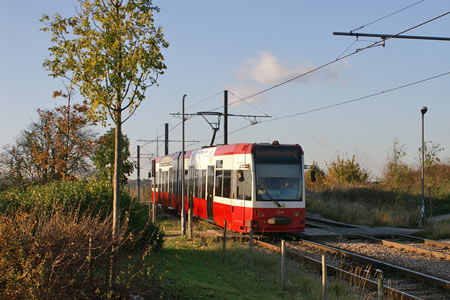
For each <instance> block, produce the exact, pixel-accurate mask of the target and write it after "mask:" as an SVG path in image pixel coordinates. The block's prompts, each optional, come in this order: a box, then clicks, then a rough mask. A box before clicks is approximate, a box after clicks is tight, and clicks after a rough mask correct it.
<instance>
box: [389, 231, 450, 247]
mask: <svg viewBox="0 0 450 300" xmlns="http://www.w3.org/2000/svg"><path fill="white" fill-rule="evenodd" d="M394 236H398V237H401V238H404V239H409V240H414V241H418V242H420V243H423V244H425V245H432V246H437V247H441V248H443V249H450V244H448V243H443V242H439V241H435V240H429V239H424V238H419V237H416V236H412V235H407V234H394Z"/></svg>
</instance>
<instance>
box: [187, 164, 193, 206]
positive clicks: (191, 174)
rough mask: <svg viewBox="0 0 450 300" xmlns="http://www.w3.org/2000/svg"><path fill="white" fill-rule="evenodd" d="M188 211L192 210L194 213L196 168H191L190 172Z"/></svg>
mask: <svg viewBox="0 0 450 300" xmlns="http://www.w3.org/2000/svg"><path fill="white" fill-rule="evenodd" d="M188 178H189V179H188V192H187V195H188V209H192V213H194V179H195V168H194V167H193V166H190V167H189V171H188Z"/></svg>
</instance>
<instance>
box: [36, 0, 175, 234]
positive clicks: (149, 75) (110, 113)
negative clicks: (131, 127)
mask: <svg viewBox="0 0 450 300" xmlns="http://www.w3.org/2000/svg"><path fill="white" fill-rule="evenodd" d="M79 3H80V8H79V9H78V11H77V14H76V15H75V16H74V17H69V18H64V17H62V16H60V15H58V14H56V15H54V16H53V17H52V18H50V17H49V16H48V15H44V16H43V17H42V19H41V21H42V22H43V23H44V24H45V26H44V27H43V28H42V30H43V31H50V32H51V34H52V38H51V40H52V42H53V44H54V46H53V47H51V48H50V49H49V50H50V58H49V59H46V60H45V61H44V67H45V68H46V69H47V70H48V71H49V72H50V75H51V76H53V77H62V78H65V79H67V80H69V82H70V83H71V85H73V86H76V87H79V89H80V92H81V94H82V96H84V97H85V98H86V99H88V100H89V104H90V114H91V115H92V116H96V117H98V118H100V119H101V120H102V121H103V124H106V120H107V119H108V117H109V118H110V119H111V120H112V121H113V123H114V128H115V134H114V136H115V138H114V139H115V149H114V180H113V181H114V184H113V195H114V197H113V198H114V200H113V201H114V202H113V229H112V231H113V235H116V234H117V233H118V226H119V210H120V175H121V167H122V164H121V156H120V155H121V153H122V144H121V141H122V138H121V136H122V124H123V123H124V122H125V121H126V120H127V119H128V118H129V117H131V116H132V115H133V113H134V112H135V111H136V109H137V108H138V106H139V104H140V103H141V102H142V101H143V100H144V98H145V96H144V95H145V92H146V90H147V88H148V87H150V86H152V85H154V84H156V83H157V79H158V76H159V75H160V74H163V72H164V70H165V68H166V66H165V64H164V63H163V60H164V58H163V55H162V53H161V47H163V48H165V47H168V43H167V42H166V41H165V40H164V36H163V33H162V28H161V27H155V26H154V20H153V14H154V13H156V12H159V8H158V7H156V6H154V5H153V4H152V1H151V0H79ZM126 111H127V112H128V116H127V117H126V118H125V119H122V114H123V113H125V112H126Z"/></svg>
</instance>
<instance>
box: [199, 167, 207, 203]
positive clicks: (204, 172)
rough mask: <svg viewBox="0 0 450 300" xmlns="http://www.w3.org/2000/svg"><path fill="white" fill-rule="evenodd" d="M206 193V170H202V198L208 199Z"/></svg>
mask: <svg viewBox="0 0 450 300" xmlns="http://www.w3.org/2000/svg"><path fill="white" fill-rule="evenodd" d="M205 193H206V170H202V191H201V195H200V198H201V199H206V196H205Z"/></svg>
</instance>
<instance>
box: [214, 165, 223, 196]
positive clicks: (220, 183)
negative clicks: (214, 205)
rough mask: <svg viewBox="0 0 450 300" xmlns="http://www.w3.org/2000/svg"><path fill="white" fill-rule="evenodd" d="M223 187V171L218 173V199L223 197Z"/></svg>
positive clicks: (216, 186)
mask: <svg viewBox="0 0 450 300" xmlns="http://www.w3.org/2000/svg"><path fill="white" fill-rule="evenodd" d="M222 187H223V171H222V170H218V171H216V185H215V189H216V192H215V195H216V196H218V197H222Z"/></svg>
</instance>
